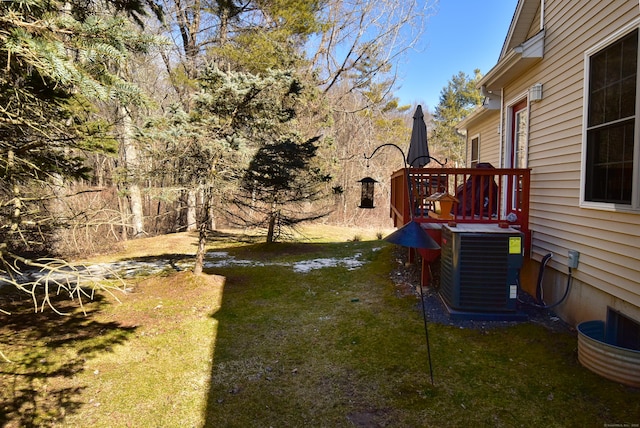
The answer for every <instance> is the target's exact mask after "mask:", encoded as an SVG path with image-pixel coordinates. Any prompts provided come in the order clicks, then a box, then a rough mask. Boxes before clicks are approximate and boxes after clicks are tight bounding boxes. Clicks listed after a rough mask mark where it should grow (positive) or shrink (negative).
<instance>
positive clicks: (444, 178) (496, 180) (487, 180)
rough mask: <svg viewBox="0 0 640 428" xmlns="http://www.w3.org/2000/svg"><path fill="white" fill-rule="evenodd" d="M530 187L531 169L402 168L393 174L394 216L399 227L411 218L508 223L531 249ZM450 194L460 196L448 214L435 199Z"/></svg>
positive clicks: (395, 224) (424, 221)
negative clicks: (520, 232) (517, 231)
mask: <svg viewBox="0 0 640 428" xmlns="http://www.w3.org/2000/svg"><path fill="white" fill-rule="evenodd" d="M407 179H408V181H409V185H407ZM529 186H530V170H529V169H507V168H403V169H400V170H398V171H396V172H395V173H394V174H393V175H392V176H391V218H393V224H394V226H396V227H400V226H402V225H404V224H406V223H408V222H409V221H410V220H411V218H412V216H413V219H414V220H416V221H418V222H420V223H449V222H452V221H453V222H456V223H482V224H508V225H509V226H511V227H513V228H516V229H519V230H520V231H522V232H523V233H524V235H525V242H526V246H525V248H526V249H527V251H528V243H529V242H530V232H529ZM445 193H446V194H448V195H450V196H454V197H455V198H456V199H457V202H453V206H452V208H451V210H450V211H449V212H441V210H440V207H439V205H440V203H438V202H436V201H434V199H437V198H438V196H440V197H442V196H443V194H445ZM436 194H440V195H436ZM434 195H435V196H434ZM444 198H445V199H446V198H447V196H445V197H444ZM443 205H444V204H443ZM439 211H440V212H439Z"/></svg>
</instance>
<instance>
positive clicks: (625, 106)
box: [620, 76, 636, 117]
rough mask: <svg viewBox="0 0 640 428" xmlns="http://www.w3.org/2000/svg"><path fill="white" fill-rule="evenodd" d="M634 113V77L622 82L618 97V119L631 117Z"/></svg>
mask: <svg viewBox="0 0 640 428" xmlns="http://www.w3.org/2000/svg"><path fill="white" fill-rule="evenodd" d="M635 111H636V76H633V77H628V78H626V79H624V80H623V81H622V94H621V96H620V117H629V116H633V114H634V113H635Z"/></svg>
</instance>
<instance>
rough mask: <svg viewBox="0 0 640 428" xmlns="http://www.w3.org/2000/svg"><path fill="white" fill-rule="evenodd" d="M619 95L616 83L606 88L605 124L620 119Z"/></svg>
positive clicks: (618, 87)
mask: <svg viewBox="0 0 640 428" xmlns="http://www.w3.org/2000/svg"><path fill="white" fill-rule="evenodd" d="M620 95H621V94H620V86H619V85H618V84H617V83H616V84H614V85H609V86H607V89H606V96H605V100H604V102H605V105H604V111H605V113H604V121H605V123H606V122H612V121H614V120H617V119H620V117H621V116H620Z"/></svg>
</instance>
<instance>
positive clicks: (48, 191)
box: [0, 0, 158, 284]
mask: <svg viewBox="0 0 640 428" xmlns="http://www.w3.org/2000/svg"><path fill="white" fill-rule="evenodd" d="M144 7H145V4H144V3H142V2H140V1H138V0H131V1H122V0H113V1H111V0H103V1H90V0H89V1H86V0H83V1H73V0H70V1H55V0H16V1H3V2H0V68H1V69H2V70H3V72H2V73H0V261H1V262H2V263H0V271H4V272H10V271H12V269H14V268H15V260H20V261H22V262H23V263H27V264H30V263H31V264H33V263H35V262H34V261H33V260H30V259H29V257H33V256H34V255H35V254H49V253H50V252H51V249H52V242H51V240H52V239H53V237H54V232H55V230H56V229H57V228H58V227H60V226H61V221H60V220H61V219H60V217H59V215H58V214H59V212H58V211H57V210H56V203H57V202H59V196H60V195H59V192H58V191H59V189H60V187H61V186H62V185H64V182H65V180H66V179H76V178H79V177H85V176H86V175H87V174H88V172H89V171H88V170H87V168H86V166H85V163H84V159H83V152H86V151H90V150H98V149H103V147H100V144H99V143H100V142H104V141H108V140H104V139H96V138H89V139H85V138H83V137H86V136H87V134H88V133H87V129H89V128H90V126H88V124H87V123H86V120H87V118H88V116H89V113H90V105H91V104H90V101H89V100H98V99H100V100H115V101H117V102H119V103H131V102H136V101H139V100H141V98H142V94H141V93H140V91H139V90H138V89H137V88H136V87H135V86H134V85H131V84H129V83H128V82H127V81H125V80H124V79H122V78H121V77H120V76H119V75H118V73H117V66H118V65H119V64H122V63H123V62H124V61H125V60H126V58H127V56H128V55H129V54H130V53H131V52H142V51H145V50H146V49H147V48H148V47H149V46H151V45H152V44H153V43H154V42H155V39H154V38H152V37H149V36H145V35H143V34H142V33H141V32H139V31H137V30H136V29H134V28H133V27H132V25H131V20H133V21H137V22H141V20H142V19H143V17H144V15H145V12H144ZM153 8H154V9H155V10H156V11H158V9H157V8H156V7H155V6H153ZM96 143H98V145H97V146H96ZM36 264H37V263H36ZM15 284H17V283H15Z"/></svg>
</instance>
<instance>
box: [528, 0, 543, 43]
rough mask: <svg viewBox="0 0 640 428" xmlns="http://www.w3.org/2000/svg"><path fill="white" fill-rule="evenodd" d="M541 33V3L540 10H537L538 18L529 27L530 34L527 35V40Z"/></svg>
mask: <svg viewBox="0 0 640 428" xmlns="http://www.w3.org/2000/svg"><path fill="white" fill-rule="evenodd" d="M539 32H540V3H538V9H537V10H536V17H535V19H534V20H533V22H532V23H531V26H530V27H529V32H528V33H527V39H530V38H531V37H533V36H535V35H536V34H538V33H539Z"/></svg>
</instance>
